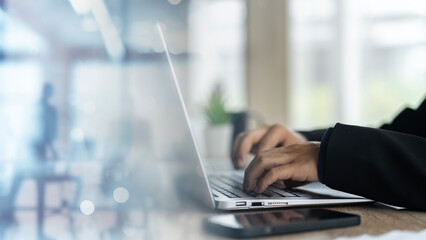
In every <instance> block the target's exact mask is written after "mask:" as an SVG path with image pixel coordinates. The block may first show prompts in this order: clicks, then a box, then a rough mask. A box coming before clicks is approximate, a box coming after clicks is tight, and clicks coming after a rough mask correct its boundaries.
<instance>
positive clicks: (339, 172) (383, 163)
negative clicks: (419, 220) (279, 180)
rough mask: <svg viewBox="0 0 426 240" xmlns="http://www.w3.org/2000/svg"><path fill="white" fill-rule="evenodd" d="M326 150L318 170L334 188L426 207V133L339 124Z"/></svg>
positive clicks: (421, 207) (383, 199)
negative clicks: (424, 134) (417, 134)
mask: <svg viewBox="0 0 426 240" xmlns="http://www.w3.org/2000/svg"><path fill="white" fill-rule="evenodd" d="M421 124H426V123H425V122H423V123H421ZM402 125H404V126H407V128H408V125H405V124H402ZM402 125H399V126H402ZM407 128H404V129H407ZM419 129H421V127H419ZM399 130H401V128H399ZM323 143H324V142H323ZM323 143H322V144H323ZM325 149H326V150H325V156H323V158H322V169H318V171H323V172H322V175H323V179H322V182H323V183H325V184H326V185H328V186H329V187H331V188H334V189H338V190H341V191H345V192H350V193H354V194H357V195H361V196H364V197H366V198H370V199H374V200H377V201H380V202H384V203H388V204H392V205H397V206H403V207H408V208H411V209H419V210H426V187H425V183H426V138H422V137H419V136H415V135H410V134H406V133H401V132H395V131H389V130H384V129H373V128H366V127H358V126H349V125H343V124H336V125H335V127H334V129H333V131H332V133H331V135H330V136H329V138H328V140H327V145H326V148H325Z"/></svg>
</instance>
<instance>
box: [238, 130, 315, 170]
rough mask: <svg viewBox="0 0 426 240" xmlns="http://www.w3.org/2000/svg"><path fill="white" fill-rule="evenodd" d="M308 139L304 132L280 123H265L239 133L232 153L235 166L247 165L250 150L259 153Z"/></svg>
mask: <svg viewBox="0 0 426 240" xmlns="http://www.w3.org/2000/svg"><path fill="white" fill-rule="evenodd" d="M306 141H307V139H306V138H305V137H304V136H303V135H302V134H300V133H297V132H294V131H291V130H290V129H288V128H286V127H284V126H282V125H280V124H274V125H271V126H270V125H265V126H263V127H261V128H258V129H255V130H252V131H248V132H244V133H240V134H238V136H237V137H236V139H235V142H234V146H233V149H232V153H231V158H232V162H233V164H234V167H235V168H242V167H244V166H245V165H246V162H247V154H248V153H249V152H251V153H253V154H255V155H257V154H258V153H260V152H262V151H265V150H268V149H271V148H274V147H286V146H289V145H292V144H295V143H298V142H306Z"/></svg>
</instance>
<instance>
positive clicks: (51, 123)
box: [35, 83, 58, 161]
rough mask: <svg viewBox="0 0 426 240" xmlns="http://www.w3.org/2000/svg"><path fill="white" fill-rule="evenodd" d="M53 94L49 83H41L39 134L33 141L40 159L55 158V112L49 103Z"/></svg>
mask: <svg viewBox="0 0 426 240" xmlns="http://www.w3.org/2000/svg"><path fill="white" fill-rule="evenodd" d="M52 96H53V86H52V84H51V83H45V84H44V85H43V90H42V96H41V99H40V103H39V115H38V118H39V119H37V120H38V124H39V126H37V127H38V130H39V131H40V132H39V136H38V137H37V139H36V142H35V148H36V155H37V158H38V159H39V160H41V161H49V160H56V159H57V153H56V150H55V147H54V145H53V142H54V140H55V139H56V135H57V125H58V124H57V122H58V121H57V119H58V118H57V113H56V109H55V108H54V107H53V106H52V105H51V104H50V103H49V99H50V98H51V97H52Z"/></svg>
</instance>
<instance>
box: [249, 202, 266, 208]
mask: <svg viewBox="0 0 426 240" xmlns="http://www.w3.org/2000/svg"><path fill="white" fill-rule="evenodd" d="M251 206H253V207H260V206H263V204H262V202H252V203H251Z"/></svg>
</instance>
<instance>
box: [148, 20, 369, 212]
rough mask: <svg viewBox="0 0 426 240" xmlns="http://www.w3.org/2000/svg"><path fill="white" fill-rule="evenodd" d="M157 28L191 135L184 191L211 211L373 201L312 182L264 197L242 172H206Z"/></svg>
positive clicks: (272, 189)
mask: <svg viewBox="0 0 426 240" xmlns="http://www.w3.org/2000/svg"><path fill="white" fill-rule="evenodd" d="M156 29H157V32H158V34H159V37H160V39H161V42H162V46H163V48H164V52H165V55H166V57H167V63H168V67H169V69H170V76H171V78H172V82H173V83H174V84H173V85H174V86H173V88H174V89H173V91H174V92H175V93H176V94H177V96H178V99H179V105H180V108H181V109H180V110H181V112H182V113H183V115H184V118H185V120H186V121H185V122H186V124H185V126H179V127H182V128H186V129H185V130H187V132H189V135H190V136H189V137H188V139H189V140H188V141H184V142H185V143H186V147H185V152H187V153H188V156H189V157H186V158H185V159H182V164H181V165H183V166H185V169H186V170H183V171H182V176H181V178H180V179H179V186H181V187H182V188H184V189H185V191H189V192H191V194H192V195H193V196H195V197H196V198H198V199H200V200H201V201H203V202H204V203H205V204H207V205H208V206H210V207H211V208H217V209H223V210H242V209H259V208H280V207H300V206H317V205H336V204H353V203H362V202H371V201H372V200H369V199H366V198H363V197H360V196H356V195H352V194H348V193H344V192H341V191H336V190H333V189H330V188H328V187H327V186H325V185H323V184H321V183H311V184H308V185H305V186H303V187H299V188H293V189H283V188H282V187H280V186H279V184H278V183H277V184H274V185H272V186H270V187H269V188H268V189H267V190H266V191H265V192H264V193H263V194H260V195H254V194H252V193H246V192H245V191H244V190H243V177H244V172H243V171H241V170H234V171H232V170H226V171H225V170H215V169H214V168H208V169H206V166H205V164H204V162H203V160H202V158H201V155H200V151H199V148H198V147H197V143H196V141H195V137H194V132H193V130H192V128H191V123H190V119H189V115H188V112H187V110H186V107H185V104H184V100H183V97H182V93H181V90H180V87H179V83H178V79H177V76H176V73H175V70H174V67H173V63H172V60H171V58H170V53H169V50H168V47H167V44H166V40H165V37H164V33H163V31H162V29H161V26H160V24H158V23H157V24H156Z"/></svg>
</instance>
